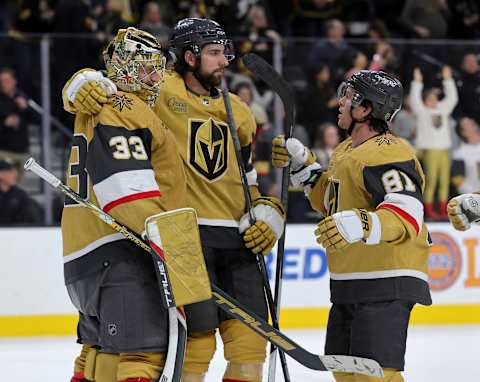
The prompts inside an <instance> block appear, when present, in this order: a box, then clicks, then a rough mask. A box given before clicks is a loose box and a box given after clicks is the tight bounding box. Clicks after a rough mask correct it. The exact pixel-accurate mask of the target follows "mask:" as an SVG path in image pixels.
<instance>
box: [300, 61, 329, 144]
mask: <svg viewBox="0 0 480 382" xmlns="http://www.w3.org/2000/svg"><path fill="white" fill-rule="evenodd" d="M312 77H313V78H312V81H310V83H309V87H308V89H307V91H306V93H305V95H304V96H303V97H302V100H301V102H300V108H299V109H300V112H299V113H298V121H299V122H300V123H301V124H303V125H304V126H305V128H306V129H307V131H308V133H309V136H310V140H311V141H313V136H314V134H315V133H314V131H315V129H316V127H317V126H318V125H319V124H321V123H323V122H331V123H336V122H337V105H338V103H337V95H336V92H335V89H334V87H333V85H332V82H331V78H330V69H329V68H328V66H327V65H322V66H320V68H319V69H318V70H317V71H316V72H315V73H314V74H313V76H312Z"/></svg>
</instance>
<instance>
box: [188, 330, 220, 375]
mask: <svg viewBox="0 0 480 382" xmlns="http://www.w3.org/2000/svg"><path fill="white" fill-rule="evenodd" d="M216 346H217V345H216V341H215V331H213V330H211V331H208V332H201V333H191V334H190V335H189V336H188V339H187V349H186V351H185V360H184V363H183V375H184V376H189V379H185V377H182V381H189V382H190V381H202V380H203V379H199V378H203V377H204V376H205V374H206V373H207V371H208V365H209V364H210V361H211V360H212V358H213V355H214V354H215V350H216Z"/></svg>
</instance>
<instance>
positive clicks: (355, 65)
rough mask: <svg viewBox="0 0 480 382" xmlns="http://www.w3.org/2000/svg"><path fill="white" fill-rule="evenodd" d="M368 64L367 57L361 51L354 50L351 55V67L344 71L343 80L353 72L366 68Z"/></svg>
mask: <svg viewBox="0 0 480 382" xmlns="http://www.w3.org/2000/svg"><path fill="white" fill-rule="evenodd" d="M367 66H368V58H367V56H365V54H363V53H362V52H355V56H354V57H353V62H352V67H351V68H350V69H348V70H347V71H346V72H345V80H348V79H349V78H350V77H351V76H353V75H354V74H355V73H358V72H359V71H360V70H364V69H366V68H367Z"/></svg>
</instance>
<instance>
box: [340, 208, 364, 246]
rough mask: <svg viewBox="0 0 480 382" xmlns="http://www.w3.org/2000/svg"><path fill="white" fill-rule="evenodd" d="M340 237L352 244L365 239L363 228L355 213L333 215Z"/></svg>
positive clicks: (343, 212)
mask: <svg viewBox="0 0 480 382" xmlns="http://www.w3.org/2000/svg"><path fill="white" fill-rule="evenodd" d="M332 218H333V220H335V224H336V226H337V228H338V232H340V235H342V237H343V238H344V239H345V241H347V242H348V243H350V244H353V243H356V242H358V241H360V240H362V239H363V228H362V222H361V221H360V218H359V217H358V215H357V214H356V213H355V211H342V212H337V213H335V214H333V215H332Z"/></svg>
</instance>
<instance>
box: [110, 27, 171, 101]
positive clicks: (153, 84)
mask: <svg viewBox="0 0 480 382" xmlns="http://www.w3.org/2000/svg"><path fill="white" fill-rule="evenodd" d="M103 58H104V61H105V66H106V69H107V76H108V78H109V79H110V80H112V81H113V82H114V83H115V85H117V87H118V88H119V89H121V90H123V91H126V92H130V93H135V94H136V95H138V96H139V97H140V98H141V99H142V100H144V101H145V102H146V103H147V104H148V105H149V106H150V107H153V106H154V105H155V101H156V99H157V97H158V96H159V94H160V89H161V86H162V84H163V81H164V75H165V65H166V58H165V56H164V53H163V51H162V48H161V46H160V44H159V43H158V41H157V40H156V38H155V37H153V36H152V35H151V34H150V33H147V32H144V31H142V30H139V29H136V28H133V27H129V28H127V29H119V30H118V32H117V35H116V36H115V38H114V39H113V40H112V41H111V42H110V44H109V45H108V46H107V49H106V50H105V51H104V52H103Z"/></svg>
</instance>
